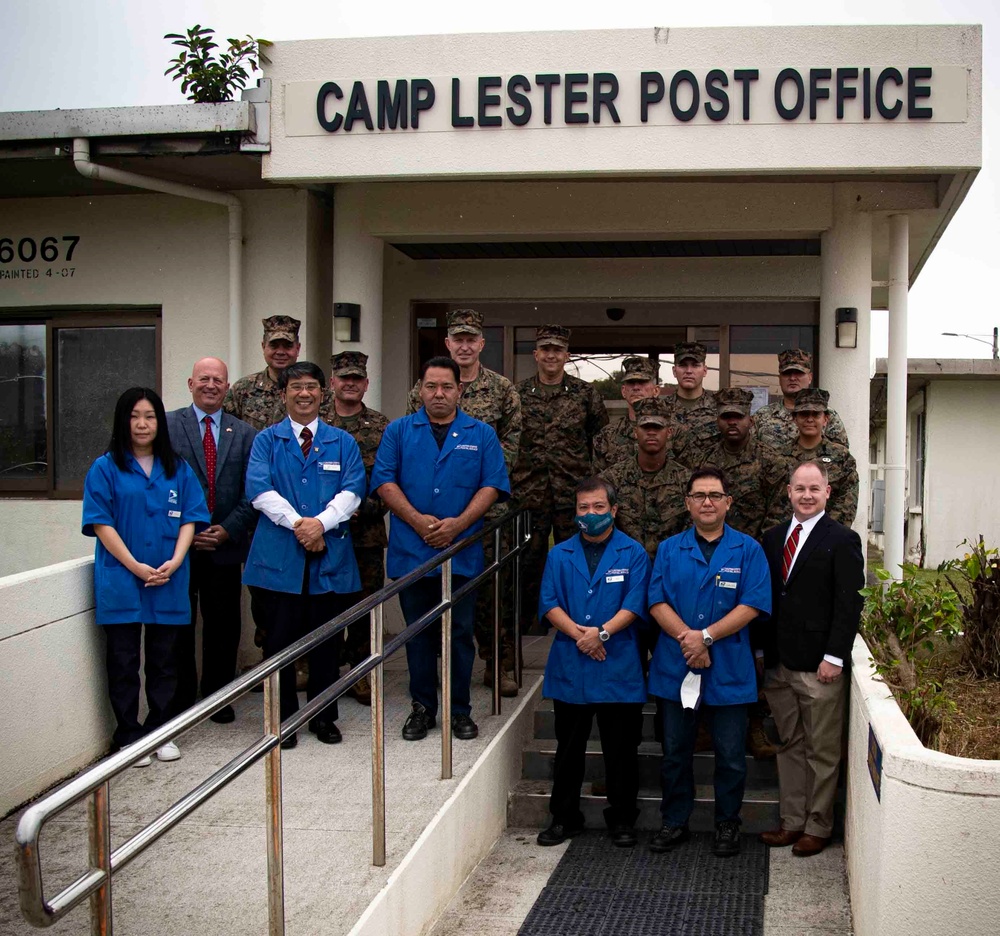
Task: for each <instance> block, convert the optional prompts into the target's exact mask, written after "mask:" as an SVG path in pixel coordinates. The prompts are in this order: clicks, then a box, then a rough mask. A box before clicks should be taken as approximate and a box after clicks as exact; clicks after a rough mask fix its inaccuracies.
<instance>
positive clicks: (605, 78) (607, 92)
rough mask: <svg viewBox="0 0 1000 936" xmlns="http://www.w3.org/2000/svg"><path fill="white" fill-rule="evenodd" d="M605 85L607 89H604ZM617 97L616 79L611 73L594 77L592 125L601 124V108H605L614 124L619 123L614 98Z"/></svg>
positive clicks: (600, 73)
mask: <svg viewBox="0 0 1000 936" xmlns="http://www.w3.org/2000/svg"><path fill="white" fill-rule="evenodd" d="M605 85H607V87H606V88H605ZM616 97H618V77H617V75H612V74H611V72H598V73H597V74H596V75H594V123H595V124H598V123H600V122H601V108H602V107H605V108H607V111H608V116H609V117H610V118H611V119H612V120H613V121H614V122H615V123H621V118H620V117H619V116H618V110H617V108H616V107H615V98H616Z"/></svg>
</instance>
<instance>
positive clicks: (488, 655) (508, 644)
mask: <svg viewBox="0 0 1000 936" xmlns="http://www.w3.org/2000/svg"><path fill="white" fill-rule="evenodd" d="M482 327H483V315H482V313H481V312H477V311H475V310H474V309H455V310H453V311H452V312H450V313H449V314H448V334H449V335H457V334H463V333H464V334H472V335H481V334H482ZM421 405H422V404H421V402H420V381H417V383H415V384H414V385H413V389H412V390H411V391H410V394H409V396H408V397H407V401H406V413H407V415H409V414H411V413H415V412H416V411H417V410H418V409H420V407H421ZM459 406H460V407H461V408H462V412H463V413H467V414H468V415H469V416H471V417H472V418H473V419H478V420H480V421H481V422H484V423H486V425H488V426H490V427H491V428H492V429H493V431H494V432H495V433H496V434H497V438H498V439H499V440H500V448H501V449H503V458H504V462H505V464H506V465H507V474H508V475H509V474H510V473H511V471H512V470H513V467H514V463H515V462H516V461H517V451H518V445H519V444H520V441H521V400H520V398H519V397H518V395H517V391H516V390H515V389H514V385H513V384H512V383H511V382H510V381H509V380H508V379H507V378H506V377H504V376H503V375H502V374H498V373H497V372H496V371H492V370H490V369H489V368H488V367H483V365H482V364H480V365H479V373H478V374H477V375H476V379H475V380H473V381H472V382H471V383H469V384H465V385H464V386H463V387H462V397H461V399H460V400H459ZM513 504H514V501H512V500H508V501H506V502H505V503H502V504H499V503H497V504H494V505H493V506H492V507H490V509H489V510H488V511H486V515H485V517H484V520H486V522H487V523H488V522H489V521H490V520H495V519H496V518H497V517H502V516H504V515H505V514H506V513H507V512H508V511H509V510H510V508H511V506H512V505H513ZM512 545H513V537H512V536H511V531H510V529H509V528H508V527H504V528H503V533H502V535H501V549H502V551H503V552H507V550H509V549H510V548H511V547H512ZM483 550H484V553H485V561H486V564H487V565H489V564H490V563H491V562H493V559H494V555H493V538H492V537H488V538H487V539H486V540H484V541H483ZM510 576H511V573H510V571H509V567H508V569H507V570H505V571H504V573H503V574H502V575H501V586H500V587H501V592H500V593H501V596H505V595H509V594H510V593H511V591H512V586H511V577H510ZM500 619H501V626H502V632H501V641H500V643H501V653H502V664H501V668H502V670H503V671H504V672H510V671H511V670H512V669H513V668H514V616H513V613H512V607H511V603H510V602H509V601H504V600H503V597H501V607H500ZM475 638H476V644H477V645H478V647H479V657H480V659H483V660H492V659H493V583H492V582H489V583H486V584H485V585H482V586H481V587H480V588H479V589H477V591H476V621H475Z"/></svg>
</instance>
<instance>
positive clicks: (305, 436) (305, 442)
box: [299, 426, 801, 529]
mask: <svg viewBox="0 0 1000 936" xmlns="http://www.w3.org/2000/svg"><path fill="white" fill-rule="evenodd" d="M312 444H313V434H312V429H310V428H309V427H308V426H303V427H302V432H301V433H299V445H300V446H301V447H302V457H303V458H308V457H309V449H311V448H312ZM800 529H801V527H800Z"/></svg>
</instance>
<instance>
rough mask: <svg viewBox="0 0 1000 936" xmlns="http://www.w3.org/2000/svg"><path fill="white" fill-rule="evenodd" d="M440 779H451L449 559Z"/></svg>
mask: <svg viewBox="0 0 1000 936" xmlns="http://www.w3.org/2000/svg"><path fill="white" fill-rule="evenodd" d="M441 601H442V602H444V603H446V604H447V605H448V608H447V610H446V611H445V612H444V613H443V614H442V615H441V779H442V780H450V779H451V612H452V608H451V560H450V559H446V560H445V561H444V563H442V565H441Z"/></svg>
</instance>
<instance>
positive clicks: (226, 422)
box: [167, 406, 257, 565]
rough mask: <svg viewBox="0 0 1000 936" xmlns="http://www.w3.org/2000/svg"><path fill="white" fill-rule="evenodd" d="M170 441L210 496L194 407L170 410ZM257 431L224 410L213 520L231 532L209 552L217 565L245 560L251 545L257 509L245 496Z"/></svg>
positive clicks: (216, 463) (216, 467) (168, 414)
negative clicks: (227, 538) (224, 540)
mask: <svg viewBox="0 0 1000 936" xmlns="http://www.w3.org/2000/svg"><path fill="white" fill-rule="evenodd" d="M167 430H168V431H169V433H170V444H171V445H172V446H173V449H174V451H175V452H176V453H177V454H178V455H180V457H181V458H183V459H184V461H186V462H187V463H188V464H189V465H190V466H191V468H192V470H193V471H194V473H195V475H197V477H198V481H199V483H200V484H201V488H202V490H203V491H204V492H205V497H206V498H207V497H208V476H207V474H206V469H205V448H204V445H203V444H202V438H201V427H200V426H199V425H198V420H197V417H196V416H195V413H194V409H193V408H192V407H190V406H184V407H182V408H181V409H177V410H172V411H171V412H169V413H167ZM256 435H257V431H256V430H255V429H254V428H253V427H251V426H249V425H247V424H246V423H245V422H243V420H241V419H237V418H236V417H235V416H230V415H229V414H228V413H223V414H222V424H221V426H220V429H219V444H218V447H217V451H218V454H217V457H216V460H215V510H214V512H213V513H212V523H218V524H220V525H221V526H222V527H224V528H225V531H226V532H227V533H228V534H229V540H228V541H227V542H225V543H223V544H222V546H221V547H219V549H217V550H215V551H214V552H210V553H206V555H208V556H211V558H212V561H213V562H215V563H216V564H218V565H235V564H237V563H240V562H242V561H243V560H244V559H245V558H246V555H247V551H248V550H249V548H250V538H251V536H252V535H253V529H254V526H255V525H256V523H257V511H256V510H254V509H253V505H252V504H251V503H250V502H249V501H248V500H247V497H246V491H245V486H246V476H247V464H248V463H249V461H250V449H251V448H252V447H253V440H254V436H256Z"/></svg>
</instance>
